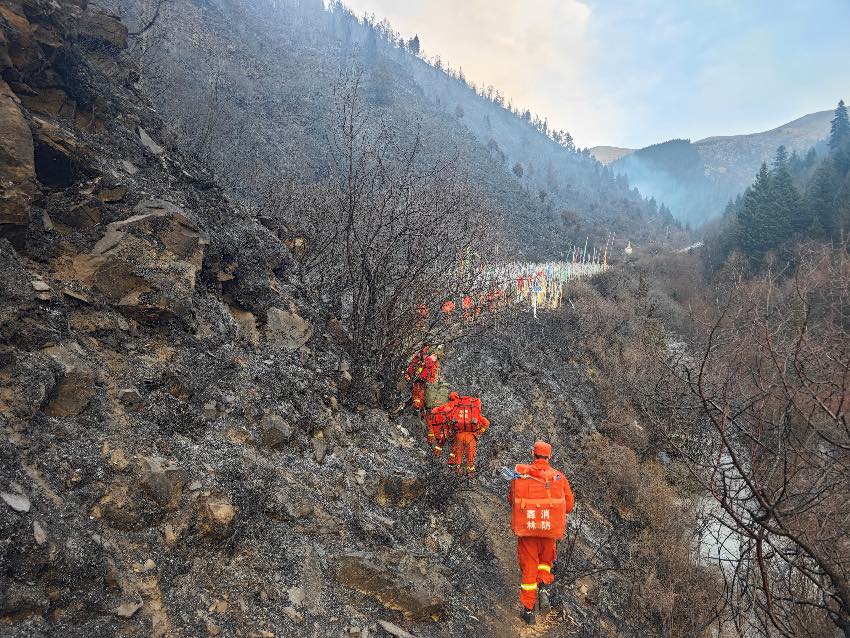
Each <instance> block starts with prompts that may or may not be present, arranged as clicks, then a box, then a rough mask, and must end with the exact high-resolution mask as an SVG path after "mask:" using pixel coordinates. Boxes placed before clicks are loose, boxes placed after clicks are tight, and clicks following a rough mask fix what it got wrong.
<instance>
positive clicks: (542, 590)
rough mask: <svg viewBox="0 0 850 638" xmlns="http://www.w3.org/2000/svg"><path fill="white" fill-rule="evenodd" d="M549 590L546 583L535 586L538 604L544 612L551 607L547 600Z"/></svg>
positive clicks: (549, 593)
mask: <svg viewBox="0 0 850 638" xmlns="http://www.w3.org/2000/svg"><path fill="white" fill-rule="evenodd" d="M550 595H551V592H550V591H549V586H548V585H543V584H542V583H541V584H540V586H539V587H538V588H537V602H538V604H539V605H540V611H541V612H543V613H546V612H547V611H549V610H550V609H551V608H552V603H551V602H550V600H549V597H550Z"/></svg>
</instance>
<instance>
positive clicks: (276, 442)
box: [260, 414, 292, 450]
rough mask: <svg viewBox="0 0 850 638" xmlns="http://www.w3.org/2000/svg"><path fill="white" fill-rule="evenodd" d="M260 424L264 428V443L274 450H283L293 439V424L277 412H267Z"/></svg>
mask: <svg viewBox="0 0 850 638" xmlns="http://www.w3.org/2000/svg"><path fill="white" fill-rule="evenodd" d="M260 425H261V427H262V429H263V434H262V437H263V438H262V440H263V445H265V446H267V447H270V448H271V449H273V450H281V449H283V448H284V447H286V444H287V443H289V441H290V440H291V439H292V426H291V425H290V424H289V423H288V422H287V421H286V420H285V419H284V418H283V417H281V416H278V415H277V414H267V415H265V416H264V417H263V418H262V421H261V422H260Z"/></svg>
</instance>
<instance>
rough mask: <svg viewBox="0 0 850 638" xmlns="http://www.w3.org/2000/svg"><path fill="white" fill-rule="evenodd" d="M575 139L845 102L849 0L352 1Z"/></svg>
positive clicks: (722, 122)
mask: <svg viewBox="0 0 850 638" xmlns="http://www.w3.org/2000/svg"><path fill="white" fill-rule="evenodd" d="M346 1H347V4H348V5H349V6H350V7H351V8H352V10H354V12H355V13H357V14H358V15H362V14H363V13H364V12H369V13H374V14H375V15H376V17H379V18H381V17H387V18H389V20H390V22H391V23H392V24H393V26H394V27H395V29H396V30H397V31H399V32H401V33H402V35H404V36H406V37H410V36H412V35H413V34H414V33H418V34H419V37H420V39H421V41H422V47H423V50H424V51H425V52H426V53H427V54H428V55H433V54H435V53H438V54H440V56H441V57H442V58H443V60H445V61H447V62H449V63H451V65H452V66H453V67H455V68H457V67H460V68H462V69H463V71H464V73H465V74H466V76H467V77H468V78H469V79H471V80H473V81H475V82H478V83H482V82H483V83H484V84H487V83H491V84H493V85H494V86H496V87H497V88H500V89H501V90H502V91H503V92H504V93H506V94H507V95H508V96H510V97H511V98H513V100H514V102H515V103H517V104H519V105H521V106H524V107H526V106H527V107H528V108H531V109H532V111H536V112H537V113H539V114H540V116H541V117H543V116H547V117H548V118H549V121H550V123H551V124H553V125H554V126H555V127H556V128H564V129H566V130H569V131H570V132H571V133H572V134H573V136H574V137H575V138H576V142H577V143H578V144H579V145H580V146H595V145H597V144H612V145H615V146H630V147H640V146H646V145H648V144H652V143H655V142H660V141H664V140H666V139H670V138H674V137H688V138H691V139H693V140H697V139H700V138H703V137H708V136H710V135H727V134H736V133H752V132H756V131H762V130H767V129H770V128H773V127H775V126H778V125H779V124H783V123H785V122H787V121H789V120H792V119H795V118H796V117H799V116H801V115H804V114H806V113H810V112H813V111H820V110H824V109H830V108H834V106H835V103H836V102H837V101H838V99H839V98H844V99H845V100H847V101H850V27H848V25H850V0H346Z"/></svg>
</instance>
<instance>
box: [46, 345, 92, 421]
mask: <svg viewBox="0 0 850 638" xmlns="http://www.w3.org/2000/svg"><path fill="white" fill-rule="evenodd" d="M46 353H47V354H48V355H49V356H50V358H51V359H53V361H55V362H56V364H57V365H58V367H59V369H60V375H59V381H58V383H57V384H56V387H55V388H54V389H53V392H52V394H51V397H50V402H49V403H48V404H47V406H46V407H45V409H44V413H45V414H47V415H49V416H58V417H69V416H76V415H77V414H79V413H80V412H82V411H83V410H84V409H85V407H86V406H87V405H88V403H89V401H91V399H92V397H93V396H94V393H95V389H96V388H95V374H94V372H93V371H92V369H91V368H90V367H89V366H88V365H86V364H85V363H84V361H83V360H82V359H81V358H80V357H79V356H78V355H76V354H74V353H73V352H71V350H70V349H68V348H65V347H63V346H55V347H52V348H48V349H47V351H46Z"/></svg>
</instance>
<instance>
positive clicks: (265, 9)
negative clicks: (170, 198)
mask: <svg viewBox="0 0 850 638" xmlns="http://www.w3.org/2000/svg"><path fill="white" fill-rule="evenodd" d="M115 6H116V7H117V8H118V9H119V10H120V11H121V12H123V15H125V16H127V18H128V20H131V21H133V20H136V21H138V22H139V24H141V23H143V22H144V18H139V17H138V15H139V13H140V12H141V13H144V12H143V10H142V9H143V7H144V6H145V5H144V3H140V2H138V0H120V1H118V0H116V3H115ZM145 17H147V16H146V14H145ZM140 46H141V47H142V48H143V49H144V54H143V58H142V59H143V60H144V67H143V69H142V74H141V81H140V86H141V87H142V88H143V89H144V90H145V91H146V92H147V94H148V95H149V96H151V97H152V98H153V99H154V100H155V101H156V102H157V103H158V104H160V105H161V108H162V110H163V112H164V113H165V115H166V119H167V121H168V122H169V123H170V124H171V126H172V130H173V131H174V133H175V138H174V141H175V142H177V141H179V143H180V144H181V146H183V147H184V148H187V149H190V150H191V151H192V152H193V153H195V154H197V155H198V156H200V157H202V158H203V159H204V160H205V161H207V162H209V163H210V164H211V165H212V166H213V167H214V169H215V171H216V173H217V174H218V175H219V176H220V178H221V179H222V180H223V181H224V182H225V184H226V185H227V186H228V187H229V188H230V189H231V190H232V192H235V193H236V194H239V195H242V196H247V195H250V196H252V197H254V196H255V195H256V194H257V190H258V188H257V182H258V180H259V181H261V182H263V183H268V182H270V181H277V182H282V181H284V180H285V177H282V176H284V175H291V174H294V173H298V174H301V175H303V176H305V177H307V178H318V177H320V176H321V174H322V167H323V166H324V165H325V164H326V162H327V161H328V157H327V156H328V146H327V143H326V142H327V139H328V133H329V132H330V131H332V130H334V127H335V126H336V118H335V113H336V112H337V111H336V108H337V101H338V100H337V99H336V96H338V94H339V91H340V89H341V87H343V86H346V85H348V83H349V82H350V81H351V78H352V77H355V76H356V75H358V74H359V76H360V84H359V87H360V90H361V95H362V96H363V98H364V99H365V103H366V108H367V110H368V112H369V113H370V117H371V120H372V124H373V125H374V126H390V127H391V128H392V129H393V130H395V131H401V130H406V131H408V135H412V134H413V132H414V131H419V132H420V133H421V144H422V153H423V157H427V158H441V159H443V160H446V159H451V160H452V161H453V162H454V163H455V165H456V167H457V168H456V169H457V171H458V172H460V173H461V174H463V175H466V176H468V178H469V180H470V181H471V183H473V184H474V185H475V186H476V188H478V189H479V190H480V191H481V192H482V193H483V194H484V196H485V197H486V198H488V200H489V203H490V206H491V208H492V209H493V212H494V218H496V219H501V220H503V221H504V227H505V231H506V232H505V233H504V239H503V244H504V245H505V247H506V249H507V250H509V251H511V250H519V251H520V252H521V253H525V254H526V255H528V256H536V257H545V256H557V255H559V254H561V253H563V252H566V251H567V250H568V249H569V246H570V243H571V242H579V241H580V242H581V243H584V240H585V238H586V237H587V236H588V235H590V236H591V237H592V238H594V239H595V240H596V241H602V242H604V241H605V239H606V238H607V237H608V235H609V234H610V233H612V232H616V233H618V235H620V236H625V235H631V236H633V237H637V238H641V239H643V240H645V241H648V240H649V239H651V238H653V237H656V236H657V235H658V234H659V233H657V232H656V231H657V229H658V228H660V227H662V226H664V225H666V224H668V223H669V221H670V220H669V219H662V217H661V216H659V215H658V213H657V210H656V208H655V206H654V205H653V204H652V203H648V202H645V201H644V200H643V199H642V198H641V196H640V195H639V194H638V193H635V192H634V191H633V190H631V189H629V188H628V186H627V185H626V184H625V183H623V182H622V181H618V180H616V179H614V177H613V175H612V174H611V173H610V172H609V171H607V170H606V169H605V168H604V167H602V166H601V165H599V164H598V163H597V162H596V161H594V160H593V158H592V157H590V156H589V153H585V152H579V151H577V150H576V149H574V148H573V147H571V146H569V145H565V144H562V143H557V142H555V141H554V140H553V139H552V137H551V136H550V135H548V134H546V133H544V132H543V131H542V130H540V128H535V126H533V123H532V121H531V118H530V116H529V117H527V118H526V117H525V116H522V117H518V116H517V115H515V114H514V113H512V112H511V111H509V110H508V109H507V106H506V104H505V102H504V100H503V98H501V97H500V96H497V97H495V98H494V99H493V100H490V99H487V98H486V97H482V96H481V95H478V94H477V93H475V92H474V91H473V90H472V89H471V88H470V87H469V86H468V85H467V84H466V82H465V81H463V80H462V79H459V78H458V77H453V76H450V75H449V74H447V72H446V70H445V69H442V68H441V67H435V66H433V65H431V64H429V63H427V62H425V61H424V60H422V59H421V58H419V57H417V56H416V55H414V54H412V53H411V52H410V51H409V50H407V49H406V48H403V47H400V46H398V37H397V35H396V34H394V33H393V32H392V31H391V29H390V27H389V26H388V25H386V24H383V23H382V24H373V23H370V22H363V21H358V20H357V19H356V18H355V17H354V16H353V15H351V14H350V13H349V12H348V11H347V9H345V7H344V6H342V5H340V4H336V3H333V5H332V10H329V11H324V10H322V8H321V3H320V2H312V1H310V2H307V1H306V0H305V1H298V0H293V1H291V2H284V3H281V2H266V1H263V2H240V1H238V0H209V1H207V2H195V3H193V2H189V1H188V0H180V1H178V2H169V3H167V4H166V5H163V7H162V12H161V15H160V20H159V21H158V22H157V23H156V25H155V26H154V27H152V28H151V29H150V30H149V31H148V32H147V33H146V34H145V36H144V38H143V39H140ZM565 210H567V211H570V214H567V215H564V214H563V213H564V211H565Z"/></svg>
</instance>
